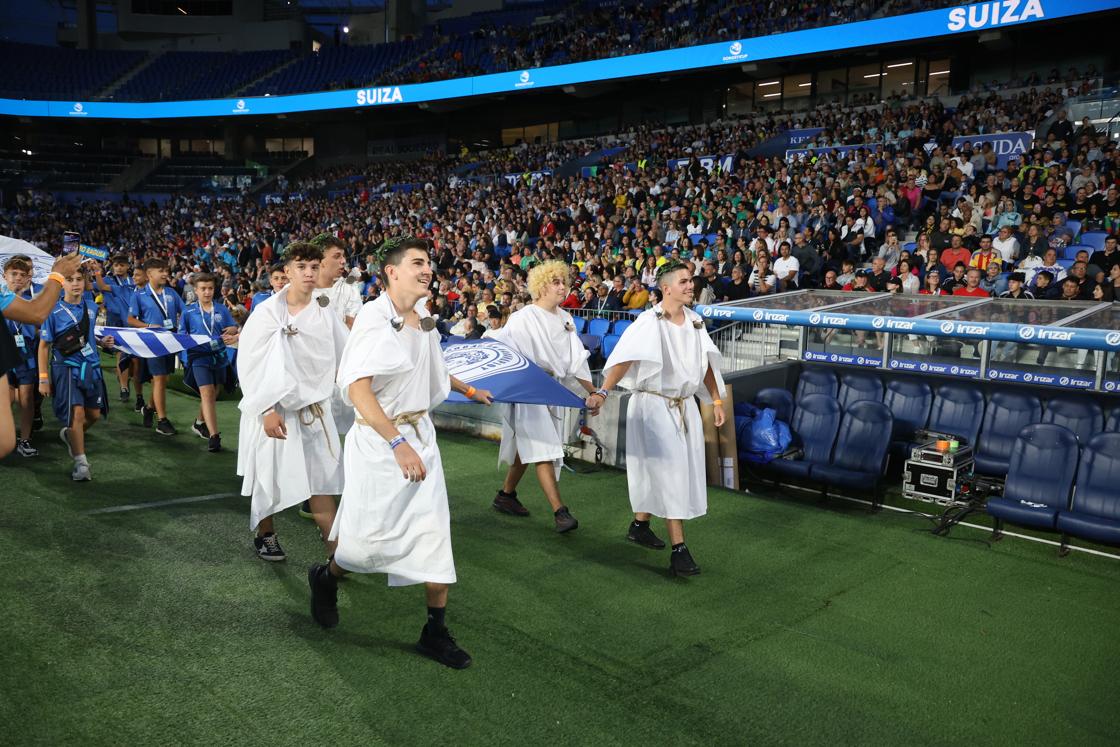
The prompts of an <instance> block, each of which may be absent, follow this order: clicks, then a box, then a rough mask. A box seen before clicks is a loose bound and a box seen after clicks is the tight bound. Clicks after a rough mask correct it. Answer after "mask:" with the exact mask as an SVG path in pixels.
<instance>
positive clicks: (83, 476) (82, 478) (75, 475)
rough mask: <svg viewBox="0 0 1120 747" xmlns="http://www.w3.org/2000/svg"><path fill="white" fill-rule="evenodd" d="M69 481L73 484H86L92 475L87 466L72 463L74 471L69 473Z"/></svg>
mask: <svg viewBox="0 0 1120 747" xmlns="http://www.w3.org/2000/svg"><path fill="white" fill-rule="evenodd" d="M70 479H71V480H73V481H75V482H86V481H87V480H92V479H93V474H92V473H91V472H90V471H89V464H88V463H87V464H79V463H77V462H74V471H73V472H71V473H70Z"/></svg>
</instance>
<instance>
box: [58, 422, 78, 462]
mask: <svg viewBox="0 0 1120 747" xmlns="http://www.w3.org/2000/svg"><path fill="white" fill-rule="evenodd" d="M58 438H59V440H60V441H62V443H64V444H66V453H67V454H69V455H70V458H71V459H73V458H74V447H73V446H71V445H70V429H69V428H63V429H62V430H60V431H59V432H58Z"/></svg>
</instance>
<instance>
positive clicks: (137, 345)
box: [93, 327, 210, 358]
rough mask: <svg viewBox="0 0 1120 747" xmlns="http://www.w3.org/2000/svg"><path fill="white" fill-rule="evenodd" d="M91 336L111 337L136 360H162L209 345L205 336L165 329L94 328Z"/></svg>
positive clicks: (208, 340) (208, 339)
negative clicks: (166, 356)
mask: <svg viewBox="0 0 1120 747" xmlns="http://www.w3.org/2000/svg"><path fill="white" fill-rule="evenodd" d="M93 334H94V336H95V337H97V338H98V339H100V338H102V337H112V338H113V341H114V342H116V346H117V347H118V348H120V349H121V350H123V351H124V352H125V353H128V354H129V355H132V356H135V357H137V358H162V357H163V356H165V355H174V354H176V353H181V352H183V351H184V350H190V349H191V348H196V347H198V346H199V345H209V344H210V338H209V337H207V336H206V335H187V334H182V333H179V332H170V331H168V330H165V329H143V328H140V327H95V328H94V330H93Z"/></svg>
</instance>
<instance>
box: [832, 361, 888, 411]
mask: <svg viewBox="0 0 1120 747" xmlns="http://www.w3.org/2000/svg"><path fill="white" fill-rule="evenodd" d="M837 398H838V399H839V400H840V407H841V408H843V409H844V411H845V412H847V410H848V408H849V407H851V406H852V405H854V404H855V403H856V402H863V401H868V402H880V403H881V402H882V401H883V382H881V381H879V377H878V376H876V375H875V374H866V373H859V372H855V371H853V372H851V373H846V374H843V375H841V376H840V394H839V395H838V397H837Z"/></svg>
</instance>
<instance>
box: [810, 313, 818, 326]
mask: <svg viewBox="0 0 1120 747" xmlns="http://www.w3.org/2000/svg"><path fill="white" fill-rule="evenodd" d="M820 323H821V315H820V314H817V313H815V312H814V313H812V314H810V315H809V324H820Z"/></svg>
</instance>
